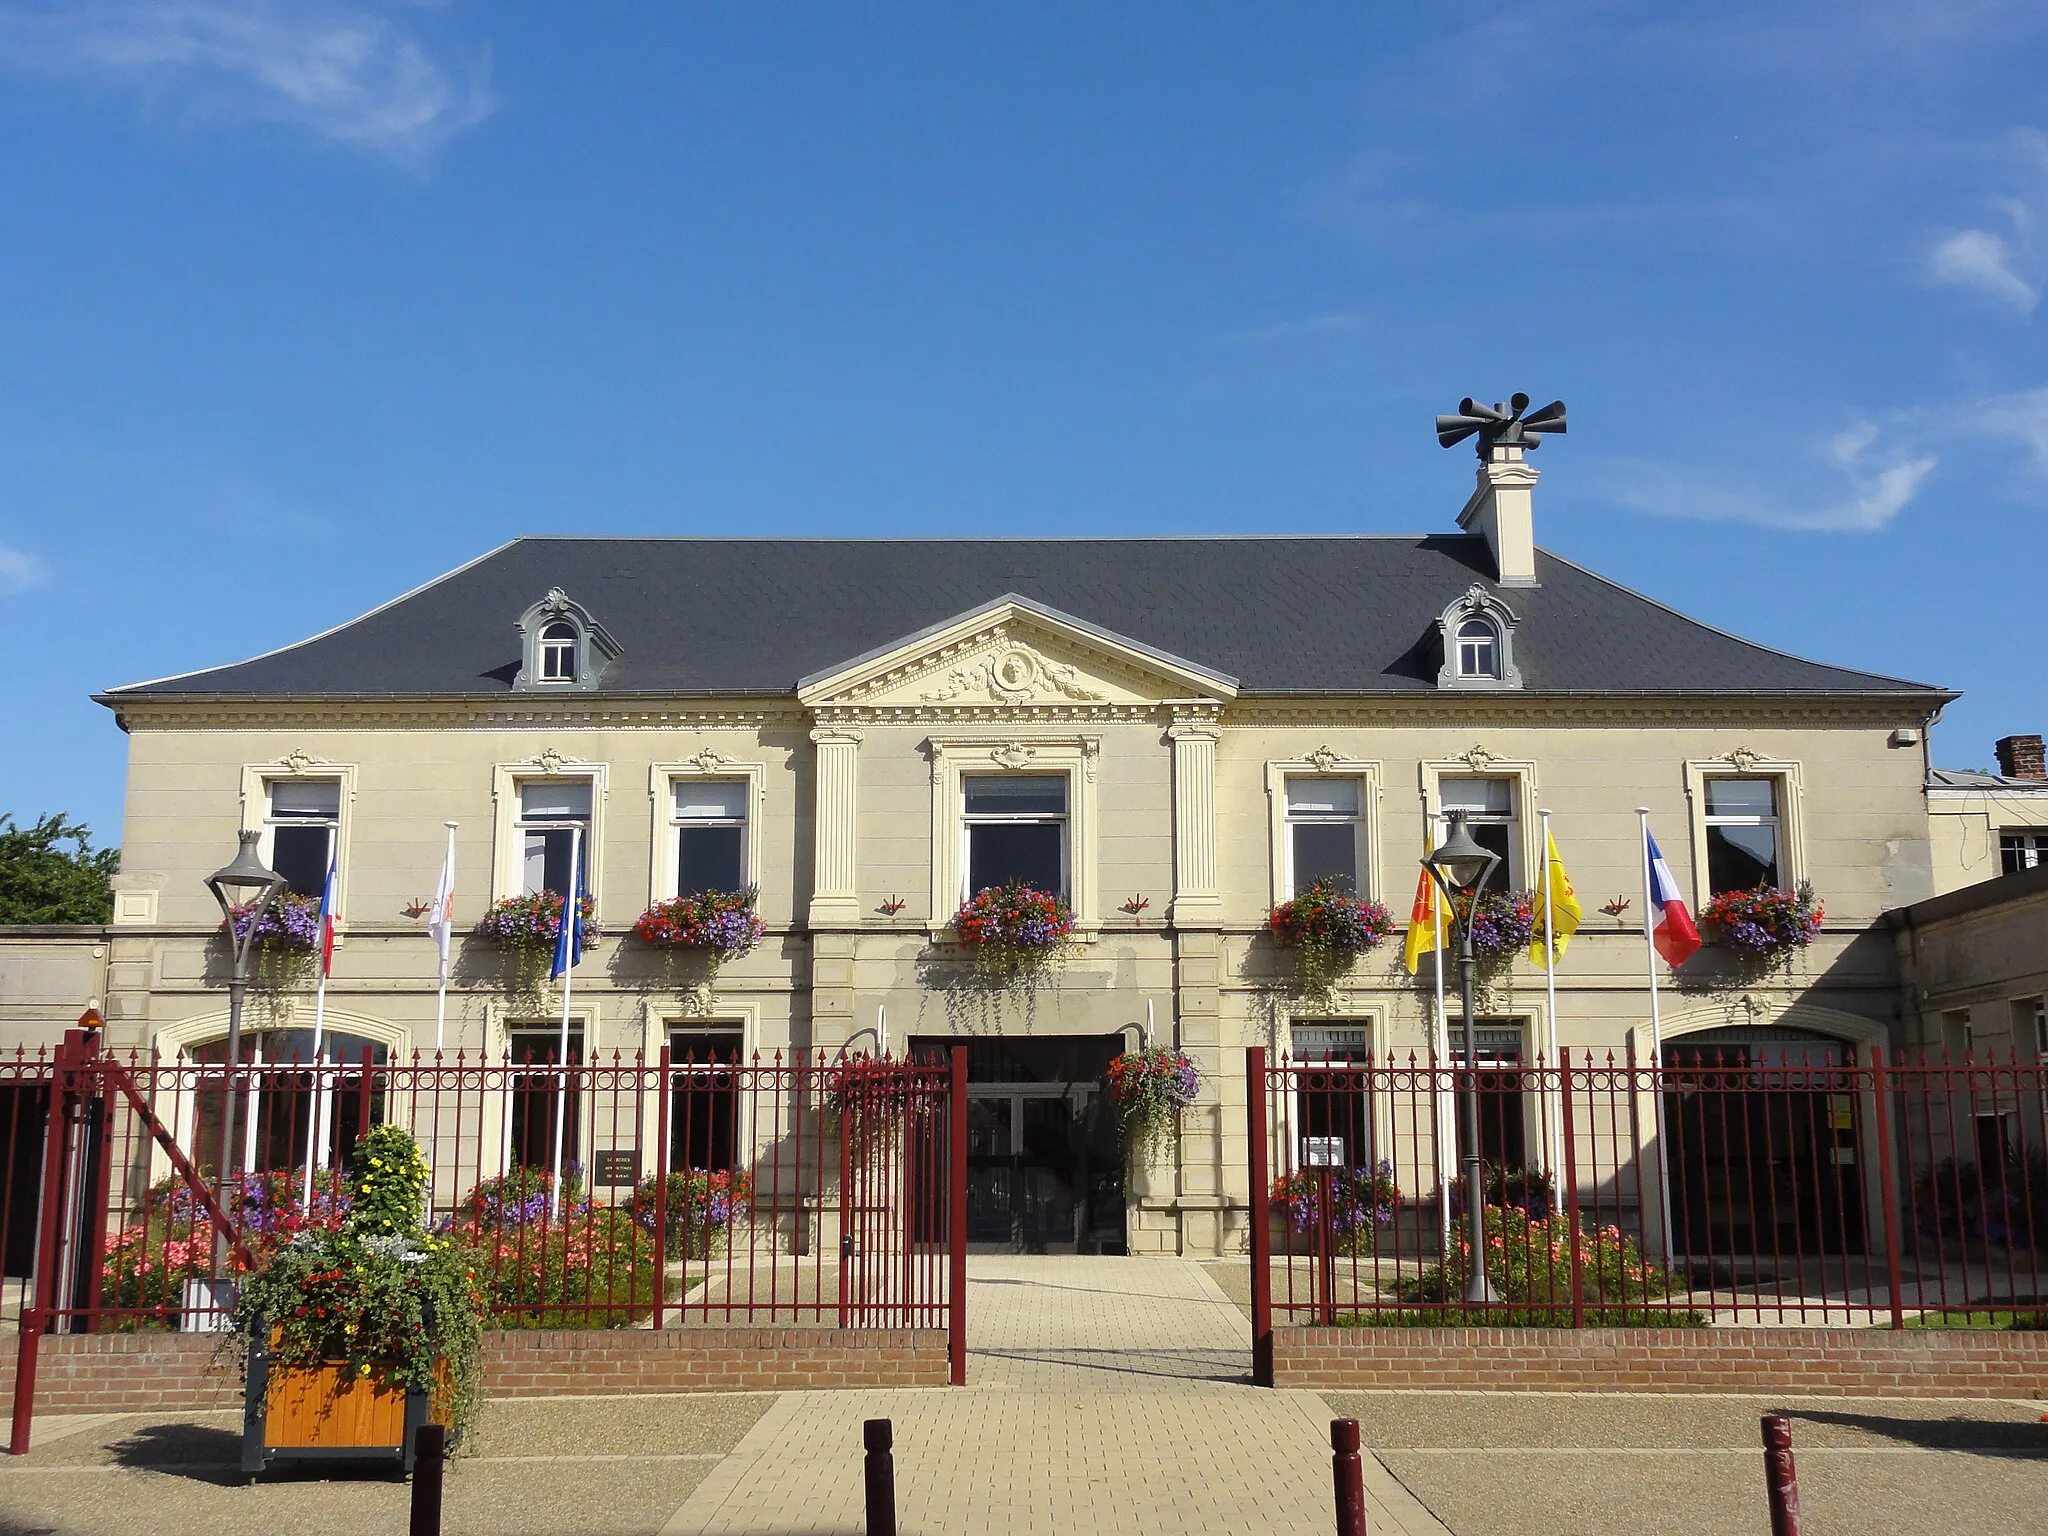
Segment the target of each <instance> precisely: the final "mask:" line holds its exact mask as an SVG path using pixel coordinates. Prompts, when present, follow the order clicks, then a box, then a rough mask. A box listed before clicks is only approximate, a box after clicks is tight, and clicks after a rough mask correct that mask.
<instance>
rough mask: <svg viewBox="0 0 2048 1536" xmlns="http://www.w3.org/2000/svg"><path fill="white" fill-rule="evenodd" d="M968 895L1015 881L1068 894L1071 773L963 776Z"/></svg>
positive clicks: (962, 791) (961, 789) (962, 829)
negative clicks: (1068, 819) (1069, 778)
mask: <svg viewBox="0 0 2048 1536" xmlns="http://www.w3.org/2000/svg"><path fill="white" fill-rule="evenodd" d="M960 791H961V801H962V827H961V834H962V837H963V839H964V842H965V847H966V857H965V858H963V859H962V860H961V864H962V866H963V868H964V873H965V875H966V889H965V891H964V892H963V896H972V895H973V894H974V893H975V892H976V891H981V890H986V889H988V888H989V887H990V886H998V885H1008V884H1009V883H1011V882H1012V881H1015V882H1017V883H1019V884H1022V885H1029V886H1033V887H1035V888H1036V889H1038V890H1041V891H1050V892H1052V893H1053V894H1055V895H1059V896H1065V895H1066V894H1067V776H1066V775H1065V774H1063V773H976V774H967V775H964V776H963V777H962V778H961V780H960Z"/></svg>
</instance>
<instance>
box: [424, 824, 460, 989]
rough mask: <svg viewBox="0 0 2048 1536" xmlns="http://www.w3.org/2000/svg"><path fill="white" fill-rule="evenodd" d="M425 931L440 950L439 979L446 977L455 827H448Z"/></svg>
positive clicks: (451, 929) (451, 932) (452, 908)
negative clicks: (431, 907)
mask: <svg viewBox="0 0 2048 1536" xmlns="http://www.w3.org/2000/svg"><path fill="white" fill-rule="evenodd" d="M427 932H429V933H431V934H432V935H433V936H434V942H435V944H437V945H439V946H440V950H441V980H442V981H444V982H445V981H447V979H448V944H449V941H450V940H451V939H452V938H453V937H454V934H455V829H454V828H453V827H450V828H449V829H448V856H447V857H446V858H445V859H443V860H442V861H441V883H440V885H439V886H438V887H436V888H435V891H434V915H433V916H432V917H431V918H429V919H428V921H427Z"/></svg>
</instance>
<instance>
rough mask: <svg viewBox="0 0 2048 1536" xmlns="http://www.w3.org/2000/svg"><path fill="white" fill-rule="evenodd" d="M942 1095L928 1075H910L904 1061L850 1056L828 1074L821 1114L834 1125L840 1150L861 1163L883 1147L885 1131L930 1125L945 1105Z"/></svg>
mask: <svg viewBox="0 0 2048 1536" xmlns="http://www.w3.org/2000/svg"><path fill="white" fill-rule="evenodd" d="M944 1093H945V1090H944V1088H943V1087H942V1086H941V1085H940V1084H939V1083H937V1082H935V1081H934V1080H933V1079H932V1077H931V1076H930V1075H929V1074H924V1075H920V1074H918V1073H916V1072H915V1071H913V1069H912V1068H911V1065H910V1063H909V1062H907V1061H891V1060H890V1059H889V1058H887V1057H876V1056H855V1057H851V1058H849V1059H848V1060H845V1061H842V1062H840V1063H838V1064H837V1065H836V1066H835V1067H834V1068H833V1069H832V1076H831V1086H830V1087H829V1088H827V1089H826V1090H825V1094H824V1109H825V1111H826V1113H827V1114H829V1115H831V1116H832V1118H833V1119H835V1120H837V1121H838V1122H839V1125H840V1127H841V1129H842V1130H843V1131H844V1132H845V1135H846V1148H847V1151H848V1153H849V1154H851V1155H852V1156H853V1157H855V1158H865V1157H867V1156H868V1155H869V1154H870V1153H872V1152H875V1151H877V1150H879V1149H880V1148H881V1147H883V1146H885V1145H887V1143H888V1140H889V1133H890V1129H891V1127H894V1126H899V1125H900V1126H904V1127H905V1128H906V1134H907V1128H908V1127H909V1126H910V1124H911V1123H912V1122H913V1121H915V1122H917V1123H919V1124H922V1125H927V1126H928V1125H930V1124H932V1123H933V1122H934V1121H936V1120H937V1118H938V1116H939V1112H940V1110H941V1108H942V1107H943V1106H944V1104H945V1098H944Z"/></svg>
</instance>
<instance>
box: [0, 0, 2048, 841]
mask: <svg viewBox="0 0 2048 1536" xmlns="http://www.w3.org/2000/svg"><path fill="white" fill-rule="evenodd" d="M2044 66H2048V7H2042V6H2040V5H2039V4H2038V3H2036V4H2010V5H2007V4H1989V3H1985V4H1972V3H1969V0H1938V3H1926V4H1917V3H1916V4H1903V3H1894V0H1861V3H1855V4H1813V5H1801V6H1787V5H1785V4H1782V3H1778V4H1769V5H1759V6H1742V5H1722V6H1716V7H1713V8H1710V9H1701V8H1698V7H1684V8H1680V7H1669V6H1651V5H1635V6H1629V5H1615V4H1558V5H1532V4H1529V3H1526V0H1520V3H1514V4H1502V5H1493V4H1483V3H1482V4H1467V5H1464V6H1460V7H1457V8H1455V9H1453V8H1449V7H1435V6H1431V7H1393V6H1380V5H1373V6H1362V5H1357V4H1327V5H1312V4H1293V5H1281V6H1243V5H1233V6H1225V5H1216V4H1197V3H1187V0H1172V3H1165V0H1161V3H1150V4H1147V3H1120V4H1117V5H1114V6H1101V5H1078V4H1076V5H1060V4H1052V3H1042V0H1041V3H1036V4H1032V5H1029V6H1024V5H1011V6H993V5H976V6H960V5H957V4H931V5H894V6H885V5H870V6H863V7H850V6H843V5H825V4H817V5H781V6H775V7H765V6H738V5H724V6H708V5H700V4H653V3H646V4H623V3H618V4H610V5H603V6H587V5H586V6H575V7H564V6H560V5H541V4H522V3H511V0H500V3H495V4H491V5H482V4H475V3H469V4H444V5H434V4H398V3H393V4H385V5H378V4H373V3H371V0H317V3H284V0H275V3H256V0H178V3H140V0H73V3H70V4H66V5H62V6H58V5H33V4H22V3H19V0H0V145H4V150H0V209H4V214H5V225H4V227H5V230H6V235H5V238H4V239H0V604H4V607H5V611H6V614H7V617H8V628H9V631H10V632H11V634H12V635H13V637H14V638H13V642H12V644H11V645H10V646H9V648H8V649H9V654H10V655H11V657H12V658H13V664H12V665H10V666H8V667H6V668H5V669H4V670H0V679H4V680H0V706H4V708H5V712H6V714H5V718H6V719H7V721H8V722H9V726H10V729H9V731H8V733H7V735H8V738H9V745H10V748H11V750H8V751H6V752H4V753H0V810H9V811H12V812H13V813H15V814H16V815H17V816H22V817H25V816H31V815H34V814H35V813H37V812H40V811H46V810H64V811H68V812H70V813H72V814H74V815H76V816H82V817H84V818H85V819H87V820H89V821H90V822H91V823H92V824H93V826H94V827H95V828H96V829H97V830H98V831H99V832H100V833H101V835H102V837H103V839H105V840H111V839H112V838H113V837H114V836H115V835H116V834H117V833H118V829H119V820H120V794H121V782H122V775H123V771H124V747H123V738H122V737H121V735H120V733H119V732H118V730H117V729H116V728H115V727H114V725H113V723H112V720H111V718H110V717H109V716H108V715H107V713H106V712H105V711H103V710H101V709H99V708H98V707H97V706H95V705H93V704H91V703H90V702H89V701H88V699H87V694H88V693H90V692H91V691H92V690H94V689H96V688H101V687H105V686H109V685H112V684H117V683H122V682H129V681H134V680H138V679H141V678H146V677H152V676H158V675H162V674H165V673H170V672H176V671H180V670H184V669H188V668H194V667H201V666H207V665H212V664H216V663H220V662H225V661H229V660H233V659H236V658H239V657H241V656H244V655H248V654H250V653H252V652H255V651H260V650H263V649H267V648H269V647H272V646H275V645H279V644H284V643H288V642H290V641H292V640H296V639H300V638H303V637H304V636H306V635H309V634H312V633H314V632H316V631H318V630H321V629H324V628H326V627H328V626H330V625H332V624H334V623H337V622H339V621H342V620H344V619H347V618H349V617H351V616H353V615H355V614H357V613H359V612H362V611H363V610H365V609H367V608H370V607H372V606H374V605H375V604H377V603H379V602H381V601H383V600H385V599H387V598H389V597H391V596H394V595H396V594H397V593H399V592H401V591H404V590H406V589H407V588H410V587H412V586H414V585H416V584H418V583H419V582H421V581H423V580H425V579H428V578H430V577H432V576H433V575H435V574H438V573H439V572H441V571H444V570H447V569H449V568H451V567H453V566H455V565H458V564H460V563H461V562H463V561H464V560H467V559H469V558H471V557H473V556H474V555H476V554H478V553H480V552H482V551H483V550H485V549H487V548H490V547H492V546H494V545H496V544H498V543H500V542H502V541H503V540H504V539H506V538H508V537H510V536H512V535H514V534H517V533H522V532H584V531H587V532H593V533H705V534H748V533H760V534H885V533H886V534H930V535H937V536H948V535H956V534H957V535H977V534H1011V535H1014V534H1020V533H1042V534H1071V533H1103V532H1120V533H1129V534H1141V533H1147V534H1149V533H1178V534H1200V533H1205V532H1222V531H1228V532H1290V533H1312V532H1313V533H1326V532H1361V533H1399V532H1417V531H1427V530H1441V529H1444V528H1447V527H1449V526H1450V523H1451V519H1452V517H1453V515H1454V514H1455V513H1456V511H1457V509H1458V507H1459V506H1460V505H1461V504H1462V502H1463V500H1464V497H1465V495H1466V492H1467V491H1468V489H1469V486H1470V478H1471V469H1470V456H1469V450H1467V449H1464V448H1459V449H1457V450H1455V451H1453V452H1448V453H1447V452H1445V451H1443V450H1442V449H1440V448H1438V447H1437V446H1436V443H1435V441H1434V439H1433V437H1432V436H1431V433H1430V417H1431V415H1432V414H1433V413H1434V412H1436V411H1439V410H1449V409H1451V408H1452V407H1453V405H1454V404H1455V402H1456V400H1457V399H1458V397H1459V396H1461V395H1464V394H1478V395H1481V396H1484V397H1487V398H1492V399H1499V398H1503V397H1505V396H1506V395H1507V394H1508V393H1510V392H1511V391H1514V390H1518V389H1519V390H1526V391H1528V392H1529V393H1530V394H1532V395H1534V396H1535V397H1536V398H1537V399H1538V400H1539V401H1541V400H1548V399H1550V398H1552V397H1554V396H1561V397H1563V398H1564V399H1565V400H1566V401H1567V402H1568V403H1569V404H1570V407H1571V421H1572V431H1571V435H1570V436H1569V437H1568V438H1565V439H1563V440H1553V441H1552V442H1551V443H1550V444H1549V445H1548V446H1546V447H1545V449H1544V451H1543V452H1542V454H1541V455H1539V457H1538V460H1537V462H1538V463H1539V465H1540V467H1541V468H1542V469H1543V470H1544V472H1545V478H1544V483H1543V484H1542V486H1541V487H1540V488H1539V491H1538V499H1537V520H1538V538H1539V541H1540V542H1542V543H1543V544H1544V545H1546V546H1547V547H1549V548H1551V549H1554V550H1556V551H1558V552H1560V553H1562V554H1565V555H1568V556H1570V557H1571V558H1573V559H1576V560H1579V561H1581V562H1582V563H1585V564H1588V565H1591V566H1593V567H1594V568H1596V569H1598V570H1600V571H1602V572H1604V573H1606V574H1609V575H1611V576H1614V577H1616V578H1618V579H1620V580H1623V581H1626V582H1628V583H1630V584H1632V585H1634V586H1636V587H1638V588H1640V589H1642V590H1644V591H1646V592H1649V593H1651V594H1652V595H1654V596H1656V597H1658V598H1660V599H1662V600H1664V601H1666V602H1669V603H1671V604H1673V605H1675V606H1677V607H1680V608H1682V609H1685V610H1686V611H1688V612H1690V613H1693V614H1695V615H1697V616H1699V617H1701V618H1704V619H1706V620H1708V621H1710V622H1712V623H1715V624H1718V625H1720V626H1722V627H1724V628H1728V629H1732V630H1735V631H1737V632H1739V633H1742V634H1745V635H1748V636H1751V637H1753V638H1756V639H1759V640H1763V641H1766V642H1768V643H1771V644H1774V645H1779V646H1782V647H1785V648H1787V649H1790V650H1793V651H1797V652H1800V653H1803V654H1806V655H1811V656H1815V657H1818V658H1820V659H1823V660H1827V661H1833V662H1840V663H1846V664H1849V665H1854V666H1859V667H1864V668H1868V669H1870V670H1873V671H1880V672H1887V673H1892V674H1896V675H1903V676H1907V677H1913V678H1918V679H1922V680H1925V681H1930V682H1936V683H1941V684H1945V685H1948V686H1951V687H1957V688H1961V689H1963V690H1965V692H1966V697H1965V698H1964V699H1963V700H1962V701H1961V702H1960V703H1958V704H1956V705H1954V706H1952V707H1951V709H1950V711H1949V714H1948V717H1947V719H1946V720H1945V721H1944V723H1943V725H1942V726H1941V727H1940V728H1939V730H1938V731H1937V734H1936V756H1937V759H1938V760H1939V761H1940V762H1942V763H1944V764H1947V765H1953V766H1973V765H1974V766H1982V765H1988V763H1989V761H1990V758H1991V749H1990V743H1991V741H1992V739H1993V738H1995V737H1997V736H1999V735H2003V734H2006V733H2008V732H2013V731H2028V730H2041V729H2042V728H2043V727H2044V726H2048V697H2044V693H2048V690H2044V688H2043V685H2042V682H2041V662H2042V655H2043V646H2042V616H2043V612H2044V604H2043V597H2042V590H2043V573H2044V571H2048V534H2044V531H2043V518H2042V513H2043V509H2044V506H2048V357H2044V355H2043V349H2042V345H2041V340H2042V334H2043V330H2042V328H2043V326H2044V325H2048V306H2044V305H2043V304H2042V302H2041V300H2042V296H2043V293H2044V291H2048V67H2044Z"/></svg>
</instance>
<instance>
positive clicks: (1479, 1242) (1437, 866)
mask: <svg viewBox="0 0 2048 1536" xmlns="http://www.w3.org/2000/svg"><path fill="white" fill-rule="evenodd" d="M1465 816H1466V813H1465V812H1464V811H1452V812H1451V813H1450V818H1451V825H1450V829H1449V831H1447V832H1446V833H1445V835H1444V840H1443V845H1442V846H1441V847H1439V848H1437V849H1436V850H1435V851H1434V852H1432V853H1431V854H1430V855H1429V857H1428V858H1426V859H1424V860H1423V861H1422V867H1423V868H1424V869H1426V870H1428V871H1429V877H1430V879H1431V880H1433V881H1435V882H1436V886H1437V889H1438V890H1439V891H1441V892H1442V893H1443V899H1444V905H1445V906H1446V907H1447V908H1448V909H1449V911H1450V914H1451V918H1452V921H1453V922H1454V924H1455V925H1456V930H1457V938H1458V1000H1459V1003H1460V1005H1461V1006H1462V1008H1463V1009H1464V1015H1465V1081H1464V1085H1463V1086H1462V1087H1461V1088H1460V1090H1459V1094H1458V1121H1459V1127H1458V1130H1459V1139H1460V1140H1462V1141H1463V1142H1464V1143H1465V1157H1464V1164H1465V1242H1466V1249H1467V1253H1468V1254H1469V1258H1468V1260H1467V1262H1466V1265H1465V1300H1466V1301H1467V1302H1471V1303H1475V1304H1483V1303H1486V1302H1492V1301H1498V1300H1500V1297H1499V1296H1498V1295H1497V1294H1496V1293H1495V1291H1494V1289H1493V1282H1492V1281H1490V1280H1489V1279H1488V1278H1487V1275H1486V1191H1485V1190H1484V1189H1483V1188H1482V1187H1481V1182H1480V1180H1481V1174H1482V1172H1483V1170H1482V1167H1481V1160H1480V1156H1479V1053H1478V1049H1477V1040H1476V1036H1475V1033H1474V1030H1473V1025H1472V975H1473V972H1474V970H1475V969H1477V966H1478V961H1477V959H1476V958H1475V957H1474V955H1473V953H1472V919H1473V918H1474V916H1476V915H1477V913H1478V909H1479V895H1480V892H1482V891H1483V890H1485V889H1486V882H1487V881H1488V880H1489V879H1490V878H1492V875H1493V872H1494V871H1495V870H1496V869H1498V868H1499V867H1500V855H1499V854H1497V853H1492V852H1490V851H1488V850H1487V849H1485V848H1482V847H1480V846H1479V844H1478V843H1476V842H1474V841H1473V840H1472V833H1471V830H1470V829H1469V828H1468V827H1467V826H1466V825H1465ZM1458 896H1464V897H1466V898H1468V900H1467V903H1466V907H1465V913H1464V916H1462V917H1460V916H1459V915H1458V904H1457V902H1456V901H1455V900H1454V899H1453V898H1455V897H1458ZM1438 958H1439V963H1441V958H1442V957H1441V956H1439V957H1438Z"/></svg>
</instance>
